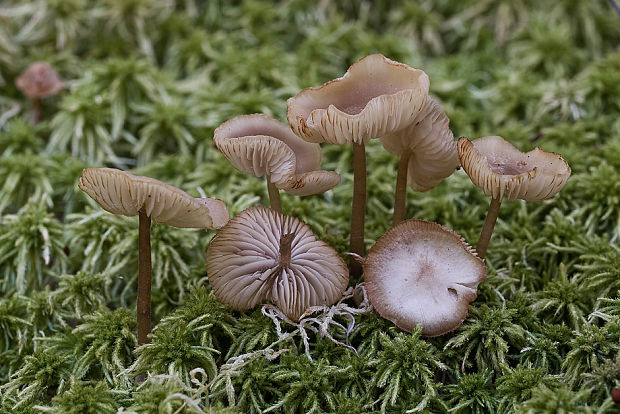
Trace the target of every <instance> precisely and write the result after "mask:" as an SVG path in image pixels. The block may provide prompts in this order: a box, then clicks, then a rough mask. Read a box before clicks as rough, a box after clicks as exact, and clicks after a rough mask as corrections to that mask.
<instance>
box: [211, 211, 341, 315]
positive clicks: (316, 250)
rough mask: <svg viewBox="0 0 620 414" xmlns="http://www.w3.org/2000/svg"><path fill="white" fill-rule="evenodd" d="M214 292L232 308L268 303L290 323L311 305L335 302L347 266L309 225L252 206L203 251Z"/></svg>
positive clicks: (228, 225)
mask: <svg viewBox="0 0 620 414" xmlns="http://www.w3.org/2000/svg"><path fill="white" fill-rule="evenodd" d="M207 276H208V278H209V282H210V283H211V285H212V286H213V293H214V294H215V296H217V298H218V299H219V300H221V301H222V302H223V303H225V304H226V305H228V306H230V307H231V308H232V309H234V310H238V311H245V310H248V309H251V308H253V307H254V306H256V305H258V304H259V303H262V302H265V301H267V302H271V303H273V304H274V305H276V306H277V307H278V308H280V310H281V311H282V312H283V313H284V314H285V315H286V316H287V317H288V318H289V319H291V320H292V321H295V322H297V321H299V318H300V317H301V316H302V315H303V314H304V312H306V310H308V309H309V308H311V307H312V306H330V305H332V304H334V303H336V302H337V301H338V300H339V299H340V298H341V297H342V293H343V292H344V290H345V288H346V287H347V284H348V282H349V272H348V270H347V266H346V264H345V262H344V260H342V258H341V257H340V256H339V255H338V252H336V251H335V250H334V249H333V248H331V247H330V246H329V245H328V244H327V243H325V242H323V241H321V240H317V239H316V236H315V235H314V234H313V233H312V230H310V227H308V225H307V224H305V223H304V222H302V221H300V220H298V219H297V218H295V217H290V216H285V215H282V214H280V213H278V212H277V211H274V210H273V209H270V208H267V207H250V208H248V209H246V210H244V211H242V212H241V213H239V214H238V215H237V216H235V217H234V218H232V219H231V220H230V221H229V222H228V224H226V226H224V227H223V228H222V229H220V230H219V231H218V233H217V235H216V236H215V237H214V238H213V240H212V241H211V243H210V244H209V247H208V248H207Z"/></svg>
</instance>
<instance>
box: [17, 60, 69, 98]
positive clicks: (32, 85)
mask: <svg viewBox="0 0 620 414" xmlns="http://www.w3.org/2000/svg"><path fill="white" fill-rule="evenodd" d="M15 85H17V87H18V88H19V89H20V90H21V91H22V92H23V93H24V94H25V95H26V96H28V97H29V98H45V97H47V96H51V95H55V94H56V93H58V91H60V90H61V89H62V88H63V87H64V85H63V83H62V81H61V80H60V78H59V77H58V74H57V73H56V71H55V70H54V69H53V68H52V67H51V66H50V65H49V63H46V62H35V63H33V64H31V65H30V66H28V68H26V70H25V71H23V72H22V74H21V75H19V77H18V78H17V79H16V80H15Z"/></svg>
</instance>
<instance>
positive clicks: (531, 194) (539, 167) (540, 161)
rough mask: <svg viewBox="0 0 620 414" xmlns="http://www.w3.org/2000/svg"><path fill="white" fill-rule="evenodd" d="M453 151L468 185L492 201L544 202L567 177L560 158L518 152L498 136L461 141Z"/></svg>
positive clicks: (539, 151) (537, 151)
mask: <svg viewBox="0 0 620 414" xmlns="http://www.w3.org/2000/svg"><path fill="white" fill-rule="evenodd" d="M457 147H458V153H459V158H460V160H461V165H462V166H463V169H464V170H465V172H467V174H468V175H469V178H470V179H471V181H472V182H473V183H474V184H475V185H476V186H477V187H479V188H481V189H482V191H484V194H486V195H487V196H491V197H493V198H496V199H501V198H502V197H504V196H506V197H508V199H509V200H515V199H522V200H526V201H542V200H546V199H548V198H550V197H553V196H554V195H555V194H556V193H557V192H558V191H560V190H561V189H562V188H563V187H564V185H565V184H566V182H567V181H568V179H569V177H570V174H571V169H570V166H569V165H568V163H567V162H566V161H564V159H563V158H562V156H561V155H559V154H556V153H554V152H547V151H543V150H542V149H540V148H539V147H537V148H536V149H534V150H532V151H530V152H521V151H519V150H518V149H517V148H516V147H515V146H514V145H512V144H511V143H510V142H508V141H506V140H504V139H503V138H502V137H498V136H490V137H482V138H478V139H476V140H474V141H470V140H469V139H467V138H465V137H461V138H460V139H459V141H458V144H457Z"/></svg>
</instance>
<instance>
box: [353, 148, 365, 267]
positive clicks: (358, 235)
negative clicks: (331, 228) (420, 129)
mask: <svg viewBox="0 0 620 414" xmlns="http://www.w3.org/2000/svg"><path fill="white" fill-rule="evenodd" d="M365 216H366V150H365V147H364V143H361V144H357V143H353V203H352V205H351V239H350V246H349V250H350V252H351V253H355V254H358V255H360V256H362V257H364V254H365V252H364V218H365ZM350 268H351V276H353V277H360V276H361V275H362V265H361V264H360V263H359V262H358V261H357V260H351V262H350Z"/></svg>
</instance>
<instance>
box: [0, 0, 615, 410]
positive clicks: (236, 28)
mask: <svg viewBox="0 0 620 414" xmlns="http://www.w3.org/2000/svg"><path fill="white" fill-rule="evenodd" d="M619 44H620V9H618V8H617V7H615V3H614V2H613V1H606V0H561V1H555V0H538V1H533V0H516V1H504V0H501V1H495V2H493V1H483V2H478V1H474V0H466V1H456V0H440V1H437V2H432V1H422V2H413V1H412V2H408V1H387V0H386V1H374V2H348V1H339V0H337V1H324V2H310V1H303V0H290V1H281V2H269V1H265V0H245V1H223V0H219V1H218V0H214V1H205V2H203V1H197V0H185V1H173V0H131V1H126V0H102V1H89V0H50V1H47V2H43V3H41V2H34V1H32V2H28V1H26V2H24V1H16V0H6V1H4V2H3V3H2V6H1V7H0V85H1V88H0V210H1V211H0V214H1V216H0V394H1V400H0V412H24V413H31V412H39V411H48V412H57V413H87V412H93V413H95V412H97V413H107V412H112V413H113V412H117V411H120V412H132V411H133V412H140V413H143V412H144V413H158V412H165V413H172V412H200V411H201V410H204V411H205V412H209V411H210V410H212V412H220V411H221V412H225V411H230V412H260V411H264V410H268V411H271V412H342V413H354V412H367V411H382V412H404V411H407V410H413V409H416V410H419V411H422V412H444V411H446V410H448V409H450V410H451V411H452V412H462V413H472V412H480V413H483V412H485V413H486V412H532V413H534V412H535V413H543V412H548V413H555V412H559V410H561V409H564V410H565V411H564V412H586V413H587V412H600V413H612V412H617V410H618V408H617V406H616V405H614V403H613V402H612V400H611V398H610V390H611V388H613V387H618V386H620V365H618V364H617V363H616V357H617V356H618V353H619V352H620V247H619V244H618V241H619V240H620V50H619V49H618V45H619ZM374 52H380V53H383V54H384V55H386V56H388V57H390V58H392V59H394V60H398V61H402V62H405V63H408V64H410V65H411V66H414V67H417V68H421V69H424V70H425V71H426V72H427V73H428V74H429V76H430V79H431V94H432V95H434V96H435V97H437V98H438V99H439V100H440V102H441V104H442V107H443V108H444V109H445V111H446V113H447V114H448V116H449V117H450V119H451V128H452V130H453V131H454V134H455V136H463V135H464V136H468V137H470V138H476V137H479V136H485V135H501V136H503V137H504V138H506V139H508V140H510V141H511V142H513V143H514V144H515V145H517V146H518V147H519V148H521V149H523V150H529V149H531V148H532V147H534V146H537V145H538V146H541V147H542V148H544V149H545V150H548V151H554V152H558V153H561V154H562V155H563V156H564V158H565V159H566V160H567V161H568V162H569V163H570V165H571V167H572V169H573V176H572V178H571V179H570V180H569V182H568V184H567V185H566V187H565V188H564V190H563V191H562V192H561V193H560V194H559V195H557V196H556V197H554V198H553V199H551V200H547V201H545V202H543V203H524V202H518V201H517V202H505V203H504V204H503V205H502V208H501V213H500V219H499V222H498V225H497V227H496V230H495V234H494V236H493V239H492V241H491V245H490V248H489V252H488V258H487V264H488V266H489V278H488V280H487V281H486V282H485V283H483V284H482V285H481V286H480V289H479V297H478V299H477V300H476V301H475V302H474V303H472V305H471V307H470V311H469V313H470V316H469V318H468V319H467V320H466V321H465V323H464V324H463V325H462V326H461V327H460V328H459V329H457V330H456V331H454V332H451V333H449V334H446V335H444V336H442V337H439V338H433V339H425V338H421V337H420V336H419V332H414V333H413V334H407V333H403V332H400V331H398V329H396V328H394V327H393V326H392V325H391V323H389V322H386V321H384V320H382V319H381V318H380V317H378V315H376V314H375V313H371V314H366V315H360V316H356V317H355V326H354V327H353V329H352V330H351V331H350V332H349V331H347V334H348V338H343V333H344V330H343V328H338V327H337V326H336V325H333V324H332V325H330V326H331V327H330V328H329V332H330V333H331V334H332V335H334V336H337V337H339V338H341V340H343V341H344V340H346V341H348V343H349V344H350V345H351V346H352V347H354V348H355V349H356V350H357V353H356V352H354V351H352V350H350V349H348V348H345V347H342V346H339V345H336V344H335V343H334V342H332V341H330V340H329V339H327V338H322V337H321V336H320V335H318V334H317V333H316V331H317V330H318V325H316V324H314V325H313V324H312V323H309V324H308V325H307V326H306V328H307V329H305V330H304V331H303V332H306V333H307V334H308V337H307V347H306V346H305V345H304V337H303V335H302V333H303V332H302V331H301V330H300V329H299V328H297V327H294V326H290V325H286V324H283V325H282V326H281V328H282V332H281V335H284V336H285V337H286V335H287V334H288V335H289V336H288V337H286V338H288V339H282V340H281V341H280V342H277V341H278V338H279V337H278V332H277V330H276V324H275V323H274V321H273V320H272V319H271V318H270V317H268V316H270V315H271V316H272V317H273V312H272V311H270V310H269V309H265V310H264V312H261V310H260V309H258V310H256V311H253V312H248V313H246V314H244V315H240V314H238V313H236V312H231V311H229V310H228V309H226V308H225V307H224V306H223V305H221V304H219V302H217V300H216V299H214V297H213V296H212V295H211V294H210V293H209V286H208V282H206V281H205V279H204V269H205V263H204V260H205V248H206V246H207V244H208V241H209V239H210V237H211V236H212V235H213V233H212V232H202V231H201V232H199V231H191V230H178V229H174V228H171V227H166V226H155V227H154V229H153V235H152V241H153V264H154V284H153V307H154V313H155V322H157V325H156V326H155V329H154V334H153V342H152V344H151V345H147V346H144V347H141V348H139V349H138V350H137V351H136V350H135V346H136V338H135V311H134V307H135V289H136V286H135V285H136V274H137V270H136V266H137V252H136V246H137V220H136V219H131V218H125V217H115V216H113V215H111V214H109V213H107V212H104V211H102V210H101V209H100V208H99V207H97V206H95V205H93V203H92V202H91V200H89V199H88V198H87V197H86V196H85V195H83V194H81V192H80V191H79V190H78V189H77V186H76V182H77V178H78V177H79V174H80V172H81V169H82V168H84V167H86V166H117V167H122V168H130V169H132V170H133V171H134V172H136V173H137V174H142V175H149V176H152V177H155V178H158V179H160V180H163V181H166V182H168V183H170V184H174V185H177V186H180V187H181V188H183V189H184V190H186V191H188V192H190V193H191V194H194V195H196V196H197V195H198V194H200V192H201V191H203V192H204V193H205V194H207V195H208V196H210V197H218V198H221V199H223V200H225V201H226V203H227V205H228V207H229V210H231V212H232V213H237V212H239V211H241V210H242V209H244V208H246V207H248V206H251V205H255V204H266V203H267V198H266V196H267V194H266V189H265V185H264V182H263V181H262V180H258V179H255V178H253V177H248V176H245V175H242V174H241V173H238V172H237V171H235V170H234V169H233V168H232V167H231V166H230V165H229V164H228V162H227V161H226V160H225V159H224V157H223V156H222V155H221V154H220V153H219V152H218V151H217V150H216V149H215V148H214V147H213V145H212V141H211V138H212V134H213V130H214V128H216V127H217V126H218V125H219V124H220V123H222V122H224V121H226V120H227V119H229V118H231V117H233V116H235V115H238V114H243V113H253V112H263V113H267V114H271V115H273V116H275V117H276V118H279V119H281V120H284V119H285V112H286V103H285V102H286V99H287V98H288V97H290V96H292V95H293V94H295V93H296V92H298V91H299V90H300V89H301V88H304V87H307V86H316V85H319V84H321V83H323V82H325V81H327V80H330V79H333V78H334V77H337V76H340V75H342V73H344V71H345V70H346V68H347V67H348V66H349V65H350V64H351V63H352V62H354V61H355V60H357V59H358V58H361V57H363V56H365V55H367V54H369V53H374ZM36 60H45V61H48V62H50V63H51V64H52V65H53V66H54V67H55V68H56V69H57V70H58V72H59V73H60V75H61V77H62V78H63V79H64V80H65V81H66V83H67V87H66V89H65V90H64V91H63V92H61V93H60V95H59V96H58V97H54V98H49V99H45V100H44V101H43V108H42V109H43V111H42V116H41V118H42V122H41V123H39V124H38V125H36V126H33V125H32V124H31V122H30V120H29V111H30V109H31V108H30V103H29V102H28V101H27V100H26V99H25V98H24V97H23V96H22V95H21V94H20V93H19V91H18V90H17V89H16V88H15V86H14V79H15V78H16V77H17V75H18V74H19V73H20V72H21V71H22V70H23V69H25V68H26V67H27V66H28V65H29V64H30V63H31V62H33V61H36ZM323 149H324V168H325V169H328V170H335V171H337V172H339V173H340V174H341V175H342V176H343V180H342V184H340V185H339V186H338V187H336V188H335V189H333V190H331V191H329V192H327V193H326V194H324V195H321V196H313V197H306V198H298V197H292V196H288V195H285V194H283V195H282V198H283V207H284V211H285V212H286V213H288V214H291V215H294V216H297V217H299V218H301V219H303V220H305V221H307V222H308V223H309V224H310V226H311V227H312V228H313V230H314V231H315V232H316V233H317V234H318V236H319V237H320V238H322V239H324V240H326V241H327V242H329V243H330V244H331V245H332V246H334V247H335V248H336V249H338V250H339V251H340V252H341V253H345V252H346V248H347V239H348V222H349V214H350V211H349V206H350V202H351V192H352V191H351V190H352V182H351V179H352V173H351V156H352V152H351V149H350V148H342V147H336V146H324V147H323ZM367 157H368V165H369V167H368V171H369V177H368V184H369V187H368V191H369V199H368V215H367V218H366V220H367V228H366V237H367V246H368V247H369V246H370V245H372V243H373V242H374V240H376V239H377V238H378V237H379V236H381V235H382V234H383V233H384V232H385V231H386V230H387V229H388V228H389V226H390V220H391V209H392V203H393V188H394V182H395V176H396V159H395V158H394V157H392V156H391V155H389V154H388V153H387V152H386V151H384V150H383V149H382V147H381V146H380V144H378V143H371V144H370V145H369V146H368V156H367ZM488 202H489V200H488V199H487V198H486V197H485V196H484V195H483V194H482V192H481V191H480V190H478V189H477V188H475V187H474V186H473V185H472V184H471V182H470V181H469V179H468V178H467V176H466V175H465V174H464V173H463V172H462V171H458V172H456V173H455V174H454V175H453V176H451V177H449V178H448V179H446V180H445V181H444V182H443V183H442V184H440V185H439V186H438V187H437V188H435V189H433V190H431V191H429V192H426V193H413V192H412V191H409V194H408V203H407V217H417V218H422V219H427V220H432V221H437V222H439V223H441V224H443V225H446V226H448V227H450V228H452V229H454V230H456V231H457V232H459V233H460V234H462V235H463V236H464V237H465V238H466V239H467V240H468V241H470V242H472V243H473V242H475V240H476V238H477V236H478V233H479V231H480V228H481V226H482V222H483V220H484V216H485V211H486V208H487V206H488ZM353 283H354V282H352V284H353ZM336 322H338V323H341V324H342V325H343V326H345V325H346V323H347V322H348V320H347V319H346V318H345V317H343V316H340V317H337V318H336ZM312 328H314V329H315V330H314V331H313V330H312ZM274 342H276V343H275V345H274ZM261 350H262V351H261ZM306 350H307V351H308V353H309V355H310V356H311V357H312V359H311V360H310V359H308V357H307V355H306ZM256 351H260V352H258V353H257V352H256ZM244 354H249V355H248V356H245V357H244V358H238V357H239V356H240V355H244ZM197 368H199V369H198V370H197ZM144 373H148V375H149V376H150V377H149V378H150V379H149V380H148V381H146V382H145V383H144V384H143V385H141V386H139V387H138V385H137V384H136V383H135V382H134V381H133V378H134V377H135V376H136V375H139V374H144Z"/></svg>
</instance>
